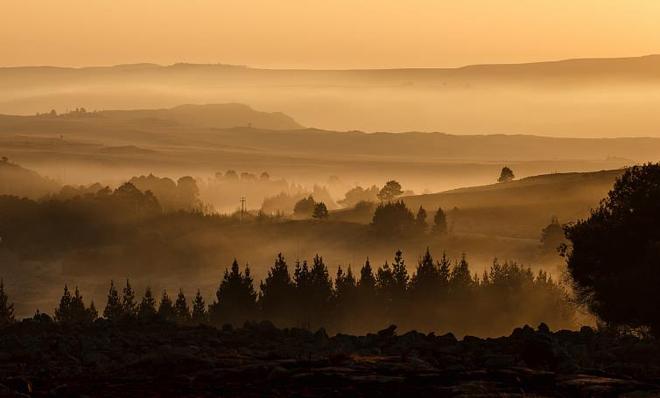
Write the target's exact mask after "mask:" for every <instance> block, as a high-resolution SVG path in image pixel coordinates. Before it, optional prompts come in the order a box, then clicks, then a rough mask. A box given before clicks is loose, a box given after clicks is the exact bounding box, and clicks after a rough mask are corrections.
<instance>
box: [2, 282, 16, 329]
mask: <svg viewBox="0 0 660 398" xmlns="http://www.w3.org/2000/svg"><path fill="white" fill-rule="evenodd" d="M14 322H15V319H14V304H12V303H9V297H8V296H7V293H6V292H5V283H4V280H3V279H0V328H2V327H5V326H8V325H10V324H12V323H14Z"/></svg>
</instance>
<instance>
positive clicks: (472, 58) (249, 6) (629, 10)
mask: <svg viewBox="0 0 660 398" xmlns="http://www.w3.org/2000/svg"><path fill="white" fill-rule="evenodd" d="M651 53H660V0H616V1H615V0H452V1H444V0H435V1H434V0H377V1H375V0H235V1H234V0H232V1H225V0H215V1H213V0H40V1H37V0H0V65H3V66H15V65H67V66H82V65H110V64H120V63H137V62H154V63H161V64H170V63H175V62H195V63H217V62H220V63H230V64H244V65H251V66H261V67H307V68H354V67H364V68H383V67H406V66H410V67H432V66H459V65H465V64H475V63H502V62H504V63H509V62H511V63H513V62H525V61H538V60H551V59H562V58H579V57H617V56H637V55H645V54H651Z"/></svg>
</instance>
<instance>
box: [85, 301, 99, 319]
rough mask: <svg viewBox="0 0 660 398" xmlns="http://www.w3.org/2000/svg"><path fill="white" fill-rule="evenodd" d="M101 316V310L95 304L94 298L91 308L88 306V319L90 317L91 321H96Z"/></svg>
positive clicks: (90, 304)
mask: <svg viewBox="0 0 660 398" xmlns="http://www.w3.org/2000/svg"><path fill="white" fill-rule="evenodd" d="M98 318H99V312H98V310H97V309H96V305H94V300H92V302H91V303H89V308H87V319H89V320H90V321H91V322H94V321H95V320H97V319H98Z"/></svg>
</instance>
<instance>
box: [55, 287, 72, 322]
mask: <svg viewBox="0 0 660 398" xmlns="http://www.w3.org/2000/svg"><path fill="white" fill-rule="evenodd" d="M55 321H56V322H60V323H70V322H71V292H69V287H68V286H67V285H66V284H65V285H64V293H63V294H62V298H60V305H59V306H58V307H57V308H56V309H55Z"/></svg>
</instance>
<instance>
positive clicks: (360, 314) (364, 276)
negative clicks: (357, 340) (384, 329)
mask: <svg viewBox="0 0 660 398" xmlns="http://www.w3.org/2000/svg"><path fill="white" fill-rule="evenodd" d="M356 293H357V300H356V303H355V307H356V311H355V312H356V314H357V316H356V320H357V321H358V322H359V325H356V326H360V327H361V330H364V331H367V330H374V328H376V327H377V325H378V324H379V323H380V322H379V320H380V319H381V318H382V312H383V311H382V308H381V307H380V306H379V305H378V304H379V303H378V301H377V296H376V278H375V277H374V273H373V270H372V268H371V263H370V262H369V259H368V258H367V260H366V261H365V263H364V265H363V266H362V268H361V269H360V280H359V281H358V283H357V289H356Z"/></svg>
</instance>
